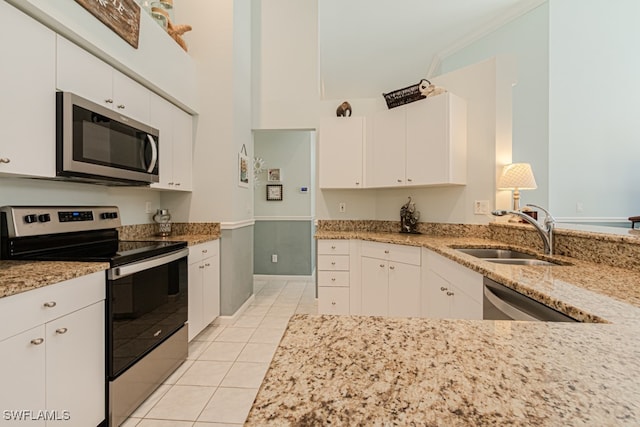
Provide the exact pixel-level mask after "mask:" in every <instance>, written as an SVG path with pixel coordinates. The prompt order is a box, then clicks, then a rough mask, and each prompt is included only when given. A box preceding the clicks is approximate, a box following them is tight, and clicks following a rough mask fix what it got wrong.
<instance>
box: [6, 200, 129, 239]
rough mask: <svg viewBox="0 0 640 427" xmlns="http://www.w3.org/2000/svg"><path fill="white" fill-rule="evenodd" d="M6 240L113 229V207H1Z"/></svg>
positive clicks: (115, 216)
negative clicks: (6, 235) (7, 238)
mask: <svg viewBox="0 0 640 427" xmlns="http://www.w3.org/2000/svg"><path fill="white" fill-rule="evenodd" d="M0 212H1V213H2V221H6V224H7V233H8V237H23V236H39V235H44V234H55V233H68V232H73V231H88V230H101V229H108V228H117V227H119V226H120V225H121V222H120V211H119V209H118V207H117V206H77V207H76V206H3V207H2V208H0Z"/></svg>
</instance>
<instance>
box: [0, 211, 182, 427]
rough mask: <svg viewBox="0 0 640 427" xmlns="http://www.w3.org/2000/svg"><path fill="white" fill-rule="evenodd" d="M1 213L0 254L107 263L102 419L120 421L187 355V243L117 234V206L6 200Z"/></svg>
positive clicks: (114, 424)
mask: <svg viewBox="0 0 640 427" xmlns="http://www.w3.org/2000/svg"><path fill="white" fill-rule="evenodd" d="M0 215H1V220H0V230H1V239H0V258H1V259H14V260H34V261H37V260H58V261H101V262H109V264H110V268H109V270H107V273H106V286H107V289H106V295H107V299H106V304H105V312H106V322H105V323H106V335H105V336H106V351H107V353H106V366H105V386H106V387H107V389H106V390H107V393H106V396H107V398H106V406H105V407H106V414H105V418H106V419H107V420H108V425H109V426H117V425H120V424H121V423H122V422H123V421H124V420H125V419H126V418H127V417H128V416H129V415H130V414H131V413H132V412H133V411H134V410H135V409H136V408H137V407H138V405H140V403H142V402H143V401H144V400H145V399H146V398H147V397H148V396H149V395H150V394H151V393H152V392H153V390H155V389H156V388H157V386H159V385H160V384H161V383H162V382H163V381H164V380H165V379H166V378H167V377H168V376H169V375H170V374H171V373H172V372H173V371H174V370H175V369H176V368H177V367H178V366H179V365H180V364H181V363H182V362H184V361H185V360H186V357H187V351H188V343H187V326H186V324H185V323H186V321H187V301H188V298H187V284H188V277H187V254H188V249H187V248H186V246H187V244H186V242H167V241H144V242H140V241H119V240H118V230H117V227H119V226H120V225H121V222H120V212H119V210H118V208H117V207H115V206H56V207H52V206H5V207H2V208H0Z"/></svg>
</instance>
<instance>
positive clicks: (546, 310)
mask: <svg viewBox="0 0 640 427" xmlns="http://www.w3.org/2000/svg"><path fill="white" fill-rule="evenodd" d="M483 283H484V296H483V301H482V311H483V319H485V320H529V321H538V322H577V320H575V319H573V318H571V317H569V316H567V315H565V314H563V313H560V312H559V311H557V310H554V309H553V308H551V307H548V306H546V305H544V304H542V303H540V302H538V301H536V300H533V299H531V298H529V297H528V296H525V295H523V294H521V293H519V292H516V291H514V290H513V289H511V288H508V287H507V286H504V285H502V284H500V283H498V282H495V281H493V280H491V279H489V278H488V277H485V278H484V280H483Z"/></svg>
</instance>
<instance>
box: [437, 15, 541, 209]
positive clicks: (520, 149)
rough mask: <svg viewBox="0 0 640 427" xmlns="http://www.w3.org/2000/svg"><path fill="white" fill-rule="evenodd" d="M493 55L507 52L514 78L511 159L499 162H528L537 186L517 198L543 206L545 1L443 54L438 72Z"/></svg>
mask: <svg viewBox="0 0 640 427" xmlns="http://www.w3.org/2000/svg"><path fill="white" fill-rule="evenodd" d="M495 55H513V56H514V57H515V60H516V64H517V66H516V67H517V79H516V84H515V85H514V86H513V147H512V158H507V157H506V156H505V157H503V158H502V159H499V162H501V163H510V162H511V161H513V162H527V163H531V166H532V168H533V171H534V174H535V177H536V182H537V184H538V189H537V190H528V191H522V193H521V197H522V202H523V203H535V204H539V205H541V206H548V205H549V178H548V176H549V170H548V164H549V149H548V143H547V141H548V140H549V119H548V104H549V93H548V90H547V88H548V87H549V4H548V3H545V4H543V5H541V6H539V7H537V8H535V9H533V10H531V11H530V12H528V13H526V14H524V15H522V16H520V17H519V18H517V19H515V20H513V21H512V22H509V23H508V24H506V25H504V26H502V27H500V28H499V29H497V30H496V31H494V32H492V33H490V34H488V35H486V36H485V37H483V38H481V39H480V40H477V41H476V42H474V43H472V44H471V45H469V46H466V47H465V48H464V49H461V50H460V51H458V52H456V53H454V54H452V55H450V56H448V57H446V58H444V59H443V60H442V64H441V72H445V73H446V72H449V71H452V70H455V69H458V68H461V67H464V66H467V65H470V64H474V63H476V62H478V61H482V60H486V59H488V58H491V57H493V56H495ZM503 154H504V153H503ZM508 206H509V205H505V206H500V207H502V208H506V207H508Z"/></svg>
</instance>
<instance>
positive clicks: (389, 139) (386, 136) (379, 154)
mask: <svg viewBox="0 0 640 427" xmlns="http://www.w3.org/2000/svg"><path fill="white" fill-rule="evenodd" d="M372 127H373V130H372V141H371V144H370V145H369V146H368V147H370V149H368V153H367V158H368V160H369V161H368V164H367V187H397V186H403V185H405V152H406V151H405V139H406V137H405V135H406V112H405V107H396V108H393V109H391V110H388V111H381V112H378V113H376V114H375V115H374V117H373V125H372Z"/></svg>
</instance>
